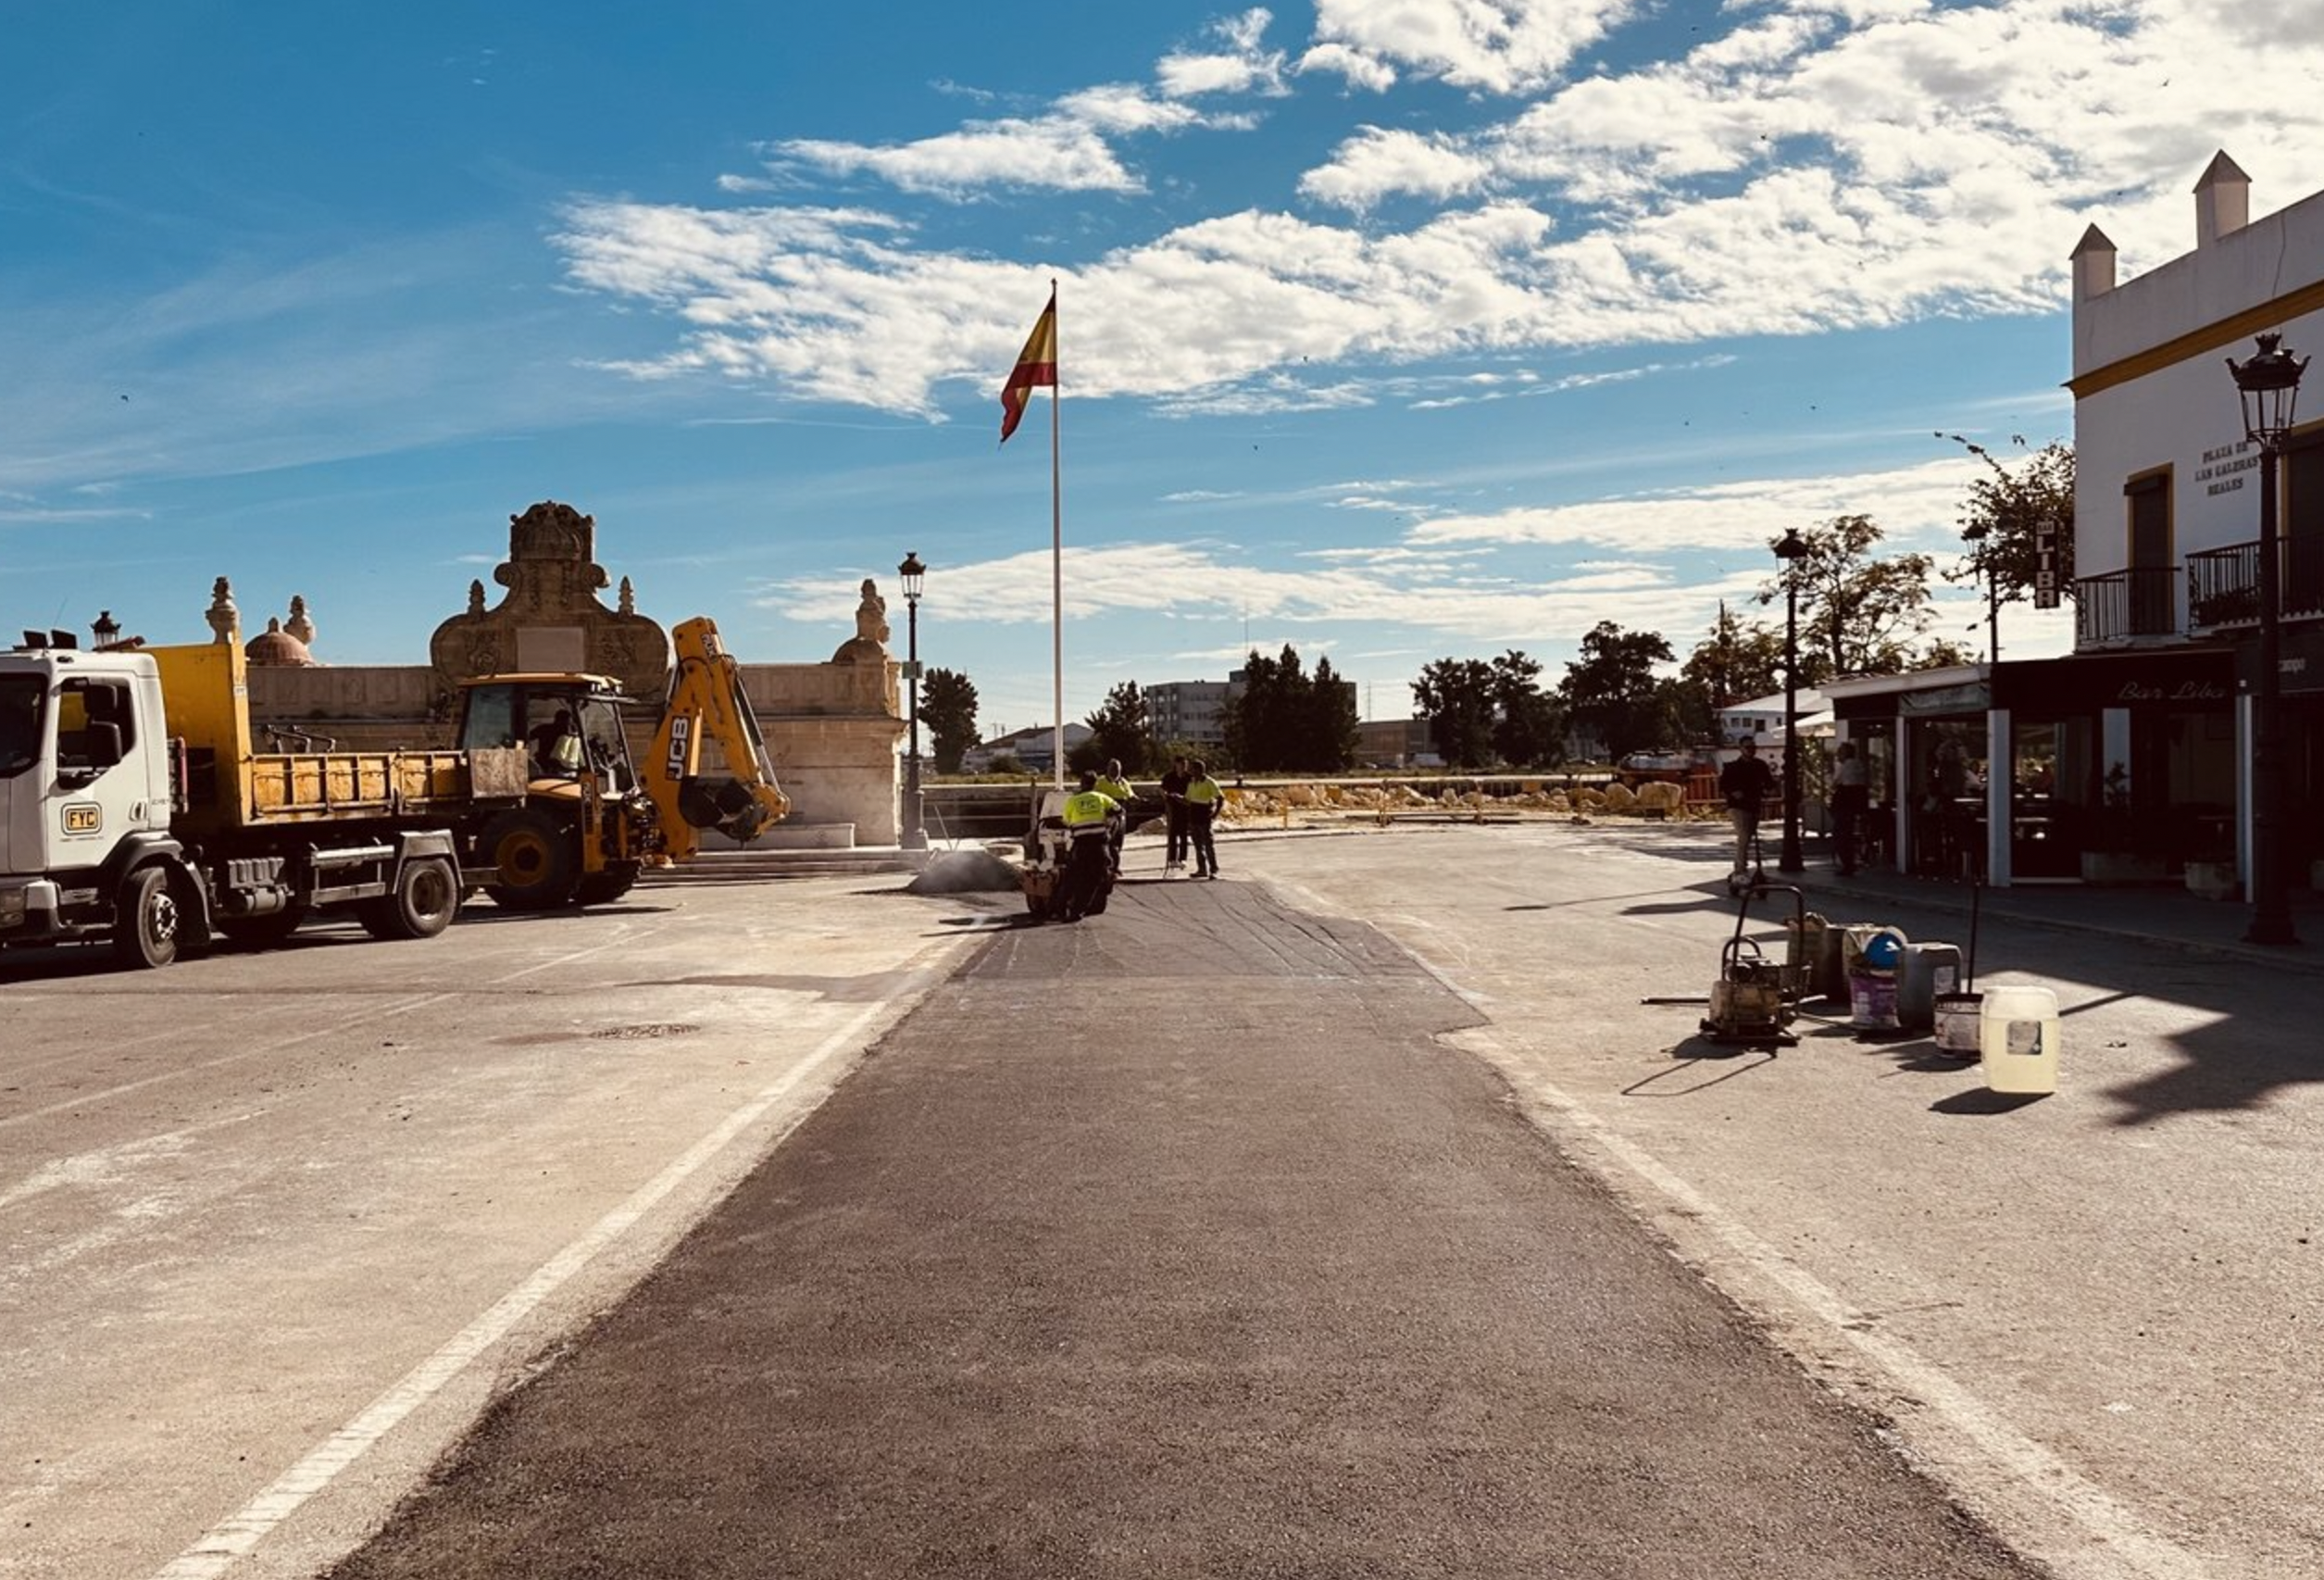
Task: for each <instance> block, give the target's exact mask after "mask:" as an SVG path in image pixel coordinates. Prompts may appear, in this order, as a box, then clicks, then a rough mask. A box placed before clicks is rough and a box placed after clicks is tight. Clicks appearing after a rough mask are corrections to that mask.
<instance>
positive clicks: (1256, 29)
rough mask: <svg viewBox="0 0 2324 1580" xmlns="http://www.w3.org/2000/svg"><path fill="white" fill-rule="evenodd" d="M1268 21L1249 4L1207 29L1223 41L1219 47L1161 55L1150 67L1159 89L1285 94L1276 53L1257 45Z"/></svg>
mask: <svg viewBox="0 0 2324 1580" xmlns="http://www.w3.org/2000/svg"><path fill="white" fill-rule="evenodd" d="M1270 20H1272V18H1270V17H1269V15H1268V13H1267V11H1265V10H1264V9H1258V8H1254V9H1252V10H1249V11H1245V12H1243V14H1242V15H1241V16H1239V17H1234V18H1231V19H1228V20H1226V21H1222V22H1218V23H1217V24H1214V26H1213V27H1212V29H1211V31H1212V32H1214V33H1215V34H1216V35H1217V36H1218V38H1219V39H1220V40H1221V41H1222V42H1223V43H1224V44H1225V45H1226V47H1225V48H1224V49H1222V50H1217V51H1208V52H1205V51H1195V50H1180V51H1174V52H1172V53H1171V54H1169V55H1166V56H1163V57H1162V59H1161V60H1160V61H1159V62H1158V63H1156V67H1155V70H1154V74H1155V77H1156V80H1157V81H1158V82H1160V83H1161V86H1162V91H1163V92H1164V93H1165V94H1168V95H1169V96H1170V97H1172V98H1193V97H1196V96H1198V95H1200V94H1268V95H1274V94H1282V93H1286V92H1288V91H1289V90H1287V89H1286V88H1285V87H1284V85H1283V67H1284V56H1283V54H1282V52H1281V51H1280V50H1268V49H1265V48H1263V47H1261V44H1260V41H1261V39H1262V38H1263V37H1264V35H1265V34H1266V32H1267V27H1268V22H1269V21H1270Z"/></svg>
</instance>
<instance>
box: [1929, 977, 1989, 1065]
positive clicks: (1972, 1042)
mask: <svg viewBox="0 0 2324 1580" xmlns="http://www.w3.org/2000/svg"><path fill="white" fill-rule="evenodd" d="M1984 1003H1985V996H1984V995H1983V994H1981V993H1941V994H1939V995H1937V997H1936V1000H1935V1002H1934V1003H1933V1004H1932V1005H1931V1006H1930V1009H1931V1011H1932V1013H1933V1017H1934V1020H1935V1022H1936V1028H1937V1051H1938V1052H1940V1053H1949V1054H1952V1055H1954V1056H1955V1057H1956V1058H1960V1059H1975V1058H1977V1057H1978V1056H1979V1055H1980V1053H1981V1052H1983V1043H1984V1032H1983V1030H1982V1024H1983V1022H1984V1019H1985V1011H1984Z"/></svg>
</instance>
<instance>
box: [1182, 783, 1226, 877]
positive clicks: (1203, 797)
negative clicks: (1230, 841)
mask: <svg viewBox="0 0 2324 1580" xmlns="http://www.w3.org/2000/svg"><path fill="white" fill-rule="evenodd" d="M1226 799H1227V793H1226V792H1225V791H1224V790H1221V789H1220V788H1219V787H1218V781H1217V780H1216V779H1213V778H1212V777H1211V776H1210V765H1209V764H1208V763H1206V762H1205V761H1204V760H1203V759H1201V758H1196V759H1194V761H1193V773H1192V775H1191V777H1190V778H1189V779H1188V781H1187V784H1186V837H1187V839H1188V841H1189V842H1190V843H1191V844H1192V845H1193V847H1194V876H1196V877H1197V878H1215V877H1217V876H1218V850H1217V849H1216V848H1214V847H1213V846H1212V845H1211V843H1210V825H1211V823H1212V822H1213V821H1216V819H1217V818H1218V809H1219V808H1220V807H1222V806H1224V805H1225V804H1226Z"/></svg>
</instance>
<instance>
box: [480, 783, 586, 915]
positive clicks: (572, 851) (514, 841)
mask: <svg viewBox="0 0 2324 1580" xmlns="http://www.w3.org/2000/svg"><path fill="white" fill-rule="evenodd" d="M579 844H580V835H579V834H576V833H575V832H574V831H573V829H572V828H571V827H570V826H569V825H568V824H567V823H566V822H564V821H562V820H560V819H558V818H556V817H553V816H551V815H550V814H549V813H547V812H544V811H542V810H540V809H537V808H533V807H519V808H518V809H516V810H514V811H509V812H503V813H501V814H500V816H498V817H496V818H494V820H493V821H491V822H490V823H488V824H486V825H485V828H484V849H483V857H484V859H485V860H487V861H489V862H491V863H492V866H493V881H492V882H491V883H489V884H485V885H484V892H485V893H486V894H488V895H490V896H492V897H493V901H494V904H496V905H500V906H504V907H506V909H510V910H549V909H554V908H555V907H557V906H560V905H563V904H564V903H565V902H566V901H567V900H569V899H571V898H572V897H573V869H574V867H575V866H576V865H577V864H578V862H579V860H580V851H579V849H578V848H577V847H578V846H579Z"/></svg>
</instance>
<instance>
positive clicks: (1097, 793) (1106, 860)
mask: <svg viewBox="0 0 2324 1580" xmlns="http://www.w3.org/2000/svg"><path fill="white" fill-rule="evenodd" d="M1120 817H1121V803H1120V802H1118V801H1117V800H1115V799H1114V798H1113V797H1112V796H1108V795H1106V792H1104V791H1103V790H1100V789H1099V788H1098V787H1097V775H1096V774H1094V773H1092V772H1088V771H1084V772H1083V773H1082V775H1081V788H1080V789H1079V790H1077V791H1075V792H1074V793H1073V794H1072V795H1070V796H1067V797H1066V798H1065V809H1064V818H1065V832H1066V834H1067V837H1068V842H1069V845H1070V849H1069V852H1068V855H1067V857H1066V862H1065V877H1064V880H1063V882H1062V883H1061V884H1059V886H1058V889H1057V903H1056V908H1055V909H1056V914H1057V916H1058V917H1059V919H1061V920H1063V921H1066V922H1079V921H1081V918H1083V917H1084V916H1096V915H1099V914H1101V913H1103V912H1104V910H1105V909H1106V890H1107V889H1108V888H1110V887H1111V886H1112V885H1113V882H1114V858H1113V849H1112V839H1111V834H1112V829H1113V824H1114V823H1115V822H1116V821H1118V820H1119V819H1120Z"/></svg>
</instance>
